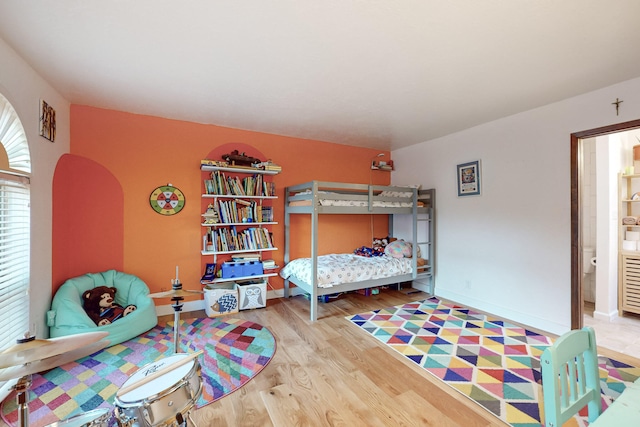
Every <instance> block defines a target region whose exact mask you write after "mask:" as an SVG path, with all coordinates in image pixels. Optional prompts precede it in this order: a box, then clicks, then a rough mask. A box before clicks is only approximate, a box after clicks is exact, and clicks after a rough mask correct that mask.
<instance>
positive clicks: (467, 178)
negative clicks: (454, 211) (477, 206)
mask: <svg viewBox="0 0 640 427" xmlns="http://www.w3.org/2000/svg"><path fill="white" fill-rule="evenodd" d="M457 171H458V197H462V196H479V195H480V160H476V161H473V162H468V163H462V164H459V165H458V167H457Z"/></svg>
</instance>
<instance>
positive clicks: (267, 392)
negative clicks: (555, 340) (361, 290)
mask: <svg viewBox="0 0 640 427" xmlns="http://www.w3.org/2000/svg"><path fill="white" fill-rule="evenodd" d="M409 291H410V290H403V291H394V290H384V291H382V292H381V293H380V294H379V295H373V296H369V297H364V296H361V295H358V294H348V295H346V296H342V297H341V298H340V299H338V300H334V301H331V302H329V303H326V304H319V316H318V317H319V320H318V321H317V322H313V323H312V322H310V321H309V302H308V300H307V299H305V298H304V297H303V296H297V297H293V298H290V299H289V300H269V301H268V305H267V307H266V308H263V309H258V310H251V311H241V312H240V313H238V314H233V315H232V316H234V317H239V318H242V319H247V320H251V321H254V322H257V323H260V324H262V325H265V326H267V327H268V328H269V330H270V331H271V332H272V333H273V335H274V336H275V338H276V346H277V347H276V353H275V356H274V358H273V360H272V361H271V362H270V363H269V364H268V365H267V366H266V368H265V369H264V370H263V371H262V372H261V373H259V374H258V375H257V376H256V377H255V378H254V379H252V380H251V381H250V382H249V383H248V384H246V385H245V386H244V387H242V388H240V389H239V390H237V391H236V392H234V393H232V394H230V395H228V396H225V397H223V398H222V399H220V400H218V401H217V402H214V403H212V404H209V405H207V406H205V407H203V408H201V409H199V410H197V411H195V413H194V414H193V418H194V421H195V422H196V423H197V425H198V426H199V427H208V426H216V427H224V426H277V427H286V426H439V427H445V426H461V427H462V426H464V427H476V426H477V427H480V426H502V427H503V426H508V424H505V423H503V422H502V421H500V420H499V419H497V418H496V417H494V416H493V415H491V414H490V413H489V412H487V411H485V410H484V409H483V408H482V407H480V406H478V405H477V404H475V403H473V402H472V401H470V400H469V399H467V398H466V397H464V396H462V395H460V394H459V393H458V392H456V391H455V390H453V389H452V388H450V387H448V386H446V385H445V384H443V383H442V382H441V381H440V380H438V379H435V378H433V377H431V376H430V374H429V373H427V372H426V371H424V370H423V369H421V368H419V367H418V366H417V365H415V364H412V363H410V362H408V361H406V360H405V358H404V357H403V356H401V355H400V354H398V353H396V352H395V351H393V350H391V349H389V348H387V347H386V346H385V345H384V344H381V343H378V342H377V341H376V340H374V339H372V338H371V337H370V336H368V334H367V333H366V332H364V331H362V330H360V328H357V327H355V326H354V325H352V324H350V322H348V321H347V320H345V318H344V317H345V316H347V315H350V314H357V313H361V312H365V311H369V310H373V309H377V308H383V307H389V306H394V305H398V304H403V303H406V302H410V301H415V300H420V299H424V298H426V297H427V294H424V293H422V292H417V293H410V292H409ZM194 315H195V316H198V315H203V313H202V312H200V313H198V312H194V313H185V314H183V317H188V316H194Z"/></svg>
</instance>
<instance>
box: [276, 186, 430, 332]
mask: <svg viewBox="0 0 640 427" xmlns="http://www.w3.org/2000/svg"><path fill="white" fill-rule="evenodd" d="M435 196H436V194H435V189H429V190H418V189H417V188H416V187H415V186H411V187H406V186H380V185H366V184H351V183H337V182H321V181H310V182H307V183H304V184H299V185H294V186H290V187H287V188H286V189H285V211H284V212H285V215H284V224H285V253H284V263H285V266H284V267H283V269H282V270H281V271H280V276H281V277H282V278H283V279H284V296H285V298H288V297H289V293H290V284H291V283H293V284H294V285H296V286H297V287H299V288H300V289H301V290H302V291H304V292H305V293H307V294H309V301H310V318H311V321H315V320H317V308H318V297H320V296H324V295H332V294H336V293H340V292H348V291H354V290H359V289H367V288H373V287H377V286H385V285H389V284H396V283H402V282H408V281H414V280H416V279H421V281H422V280H427V281H428V283H429V285H428V292H429V293H431V294H433V287H434V280H433V277H434V266H435V256H434V240H435V234H434V230H435V221H434V220H435V217H434V214H435ZM326 214H337V215H350V214H357V215H362V214H370V215H389V233H390V235H393V226H394V221H393V216H394V215H405V216H407V218H408V219H410V223H411V231H410V232H409V233H408V234H409V235H407V236H403V237H404V239H405V240H406V241H407V242H412V253H411V257H410V258H393V257H390V256H386V255H385V256H381V257H372V258H367V257H362V256H358V255H354V254H329V255H319V254H318V238H319V236H318V221H319V216H320V215H326ZM291 215H310V217H311V248H310V257H309V258H300V259H296V260H291V259H290V256H291V254H290V248H291V244H290V242H291ZM420 222H423V223H424V224H422V226H421V227H419V223H420ZM419 228H420V229H421V233H419V232H418V230H419ZM425 234H426V236H423V235H425ZM398 237H399V236H398ZM420 239H422V240H420ZM419 247H423V248H424V249H423V250H422V256H423V257H424V258H426V259H427V264H426V265H424V266H420V267H419V266H418V265H417V264H418V262H417V260H418V251H419ZM356 261H358V264H360V263H363V264H364V267H363V268H359V267H356V266H355V265H354V263H355V262H356ZM331 270H340V271H341V272H340V273H338V274H331ZM312 272H316V274H312ZM337 276H342V278H341V279H340V280H338V279H336V277H337ZM328 277H330V279H327V278H328ZM345 280H346V281H345Z"/></svg>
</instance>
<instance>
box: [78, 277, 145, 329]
mask: <svg viewBox="0 0 640 427" xmlns="http://www.w3.org/2000/svg"><path fill="white" fill-rule="evenodd" d="M116 291H117V289H116V288H110V287H108V286H97V287H95V288H93V289H91V290H88V291H86V292H85V293H83V294H82V300H83V301H84V310H85V311H86V312H87V314H88V315H89V317H90V318H91V320H93V321H94V322H95V324H96V325H98V326H104V325H109V324H111V323H113V322H115V321H116V320H118V319H120V318H121V317H124V316H127V315H128V314H131V313H132V312H134V311H135V310H136V308H137V307H136V306H135V305H133V304H130V305H128V306H126V307H122V306H121V305H120V304H116V302H115V297H116Z"/></svg>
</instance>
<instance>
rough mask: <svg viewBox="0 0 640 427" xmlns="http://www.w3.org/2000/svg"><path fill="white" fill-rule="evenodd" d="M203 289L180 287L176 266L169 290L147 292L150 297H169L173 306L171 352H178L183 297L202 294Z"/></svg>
mask: <svg viewBox="0 0 640 427" xmlns="http://www.w3.org/2000/svg"><path fill="white" fill-rule="evenodd" d="M203 293H204V292H203V291H190V290H186V289H184V290H183V289H182V283H180V279H178V267H176V278H175V279H171V290H170V291H164V292H156V293H154V294H149V297H151V298H171V302H172V303H173V304H171V307H173V352H174V353H180V351H179V349H180V347H179V345H180V312H181V311H182V305H183V304H182V301H184V297H187V296H189V297H191V296H196V295H199V294H203Z"/></svg>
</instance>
